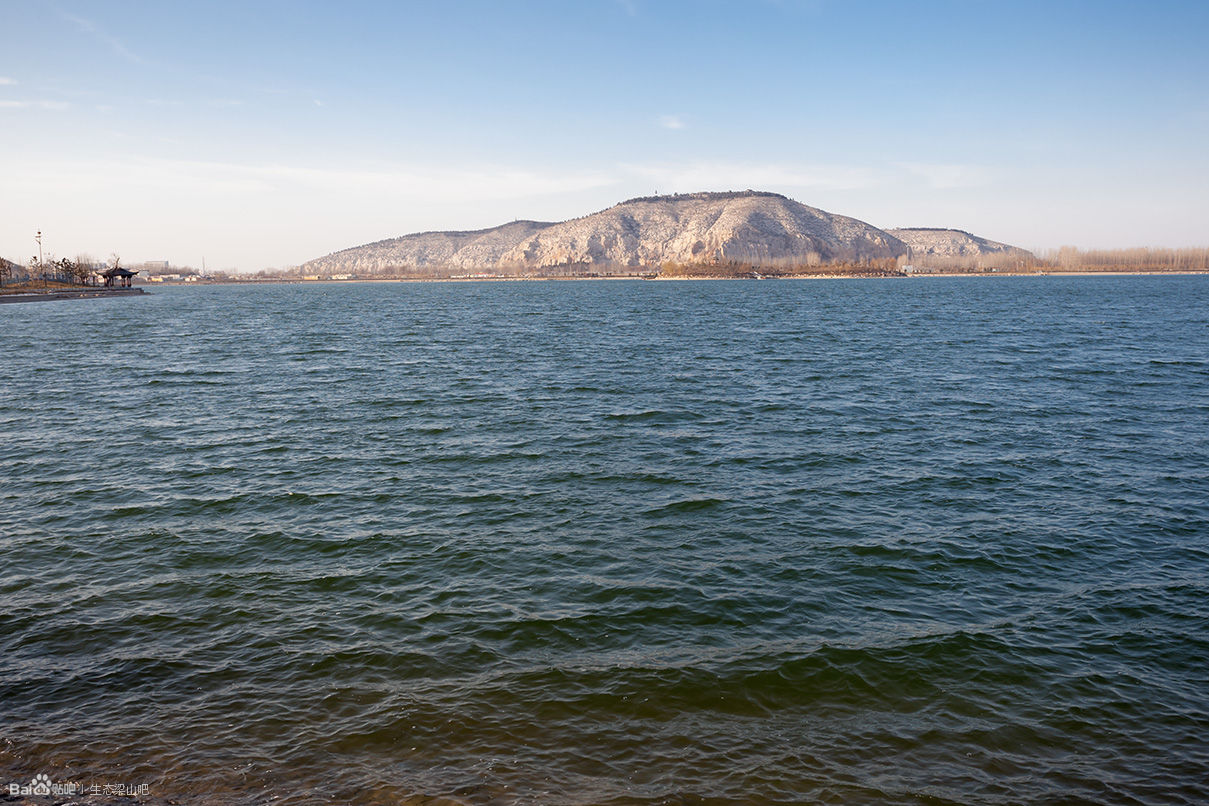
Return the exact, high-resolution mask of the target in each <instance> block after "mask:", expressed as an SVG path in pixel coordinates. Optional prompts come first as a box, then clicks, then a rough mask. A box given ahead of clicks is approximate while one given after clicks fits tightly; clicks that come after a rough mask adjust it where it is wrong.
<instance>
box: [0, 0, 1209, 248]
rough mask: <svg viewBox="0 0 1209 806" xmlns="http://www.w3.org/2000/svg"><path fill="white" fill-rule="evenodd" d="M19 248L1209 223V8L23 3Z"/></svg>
mask: <svg viewBox="0 0 1209 806" xmlns="http://www.w3.org/2000/svg"><path fill="white" fill-rule="evenodd" d="M0 18H2V19H3V21H4V23H5V26H4V27H5V29H6V31H7V33H8V37H7V41H6V57H7V58H5V59H4V60H3V61H0V124H2V125H0V175H2V176H3V177H4V193H3V194H0V195H2V198H3V201H0V211H2V212H3V215H2V216H0V257H6V258H9V259H12V260H16V261H19V262H24V261H26V260H28V258H29V256H30V255H31V254H36V253H37V244H36V243H35V242H34V233H35V231H37V230H41V231H42V233H43V248H44V250H45V251H46V252H47V253H54V254H55V255H57V256H60V257H63V256H74V255H75V254H78V253H91V254H93V255H95V256H97V257H101V258H103V257H105V256H107V255H109V254H110V253H111V252H116V253H118V254H121V255H122V257H123V259H124V261H126V262H130V263H137V262H142V261H147V260H168V261H170V262H171V263H173V264H175V265H191V266H200V265H201V262H202V259H203V257H204V258H205V262H206V265H207V267H208V268H210V269H214V270H225V271H232V270H235V271H255V270H258V269H262V268H267V267H284V266H290V265H297V264H299V263H302V262H304V261H306V260H308V259H311V258H315V257H319V256H321V255H324V254H327V253H330V252H333V251H337V250H340V249H344V248H347V247H351V246H356V245H359V244H364V243H368V242H372V241H377V240H382V239H386V238H392V237H396V236H399V235H403V234H406V233H411V232H419V231H426V230H448V229H457V230H469V229H479V228H485V227H491V226H496V225H499V224H502V223H505V222H508V221H511V220H516V219H535V220H545V221H557V220H564V219H567V218H573V217H577V216H582V215H586V214H589V213H592V212H595V211H597V210H600V209H603V208H606V207H609V206H611V205H613V204H615V203H617V202H620V201H623V200H625V199H628V198H632V197H635V196H647V195H653V194H655V193H660V194H667V193H673V192H694V191H721V190H742V189H746V188H752V189H756V190H767V191H773V192H777V193H782V194H784V195H786V196H789V197H790V198H792V199H795V200H797V201H800V202H802V203H804V204H807V205H810V206H813V207H819V208H822V209H824V210H827V211H829V212H833V213H839V214H842V215H846V216H851V217H854V218H858V219H861V220H863V221H867V222H869V223H871V224H874V225H876V226H878V227H881V228H893V227H952V228H957V229H963V230H967V231H969V232H973V233H975V234H977V235H980V236H983V237H986V238H990V239H993V240H996V241H1002V242H1005V243H1010V244H1013V245H1016V246H1021V247H1024V248H1026V249H1032V250H1044V249H1050V248H1056V247H1058V246H1061V245H1064V244H1071V245H1074V246H1077V247H1080V248H1085V249H1086V248H1122V247H1132V246H1160V247H1173V248H1181V247H1192V246H1198V247H1199V246H1204V245H1205V244H1206V243H1207V242H1209V233H1206V228H1205V222H1206V220H1209V202H1207V201H1206V196H1205V193H1204V188H1205V187H1206V186H1209V154H1207V153H1206V149H1205V148H1204V142H1206V141H1207V140H1209V89H1207V88H1209V82H1206V80H1205V79H1206V78H1207V77H1209V55H1207V54H1206V53H1205V52H1204V50H1203V48H1202V47H1201V46H1200V39H1201V38H1202V37H1203V33H1204V32H1205V31H1206V30H1209V7H1206V6H1204V5H1203V4H1198V3H1188V2H1159V3H1154V4H1148V5H1147V6H1145V7H1144V8H1140V7H1137V6H1132V5H1128V4H1121V3H1092V2H1071V3H1064V4H1061V5H1060V6H1057V7H1055V6H1053V5H1051V4H1047V3H1039V2H1025V3H1014V4H1011V5H1010V6H993V5H989V4H988V5H981V4H979V5H975V4H970V3H968V2H961V1H960V0H946V1H944V2H940V1H938V2H928V3H924V4H919V5H915V6H910V7H908V6H904V5H900V4H895V3H890V2H860V3H836V2H827V1H826V0H803V1H802V2H794V1H793V0H783V1H782V2H772V1H771V0H770V1H769V2H761V3H752V4H739V3H725V2H709V3H687V2H662V3H656V2H644V1H643V0H600V1H599V2H595V3H589V4H584V5H582V6H578V5H577V6H566V5H563V4H557V3H550V2H541V3H539V2H534V3H522V4H516V5H509V6H501V5H497V4H493V3H489V2H468V3H458V4H451V5H450V6H446V7H442V8H430V7H424V6H418V5H412V4H403V5H396V4H386V3H357V4H352V5H343V6H341V7H339V8H335V7H328V6H325V5H322V4H310V3H307V4H295V3H284V2H279V3H262V4H256V5H254V6H249V7H245V6H243V5H241V4H234V3H228V2H218V3H213V4H207V5H206V6H204V7H195V8H180V7H176V6H174V5H164V6H160V5H155V4H149V5H142V4H132V3H117V2H98V3H89V4H82V3H66V4H53V5H52V4H49V3H42V2H34V1H33V0H29V1H28V2H25V1H21V0H13V1H10V2H6V3H5V4H4V6H3V8H2V10H0Z"/></svg>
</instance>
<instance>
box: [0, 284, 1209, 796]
mask: <svg viewBox="0 0 1209 806" xmlns="http://www.w3.org/2000/svg"><path fill="white" fill-rule="evenodd" d="M0 336H2V337H3V342H2V343H0V437H2V441H0V568H2V569H3V575H2V578H0V772H2V773H3V775H0V779H2V780H0V785H3V784H7V783H8V782H9V781H20V782H23V783H28V781H29V779H30V778H31V777H32V776H33V775H34V774H38V773H42V774H46V775H47V776H48V777H49V778H50V779H52V780H53V781H56V782H58V781H92V782H97V781H103V782H107V783H108V782H113V783H115V784H116V783H119V782H120V783H121V784H127V783H129V784H131V785H135V784H139V785H145V786H146V790H145V791H149V793H150V796H151V797H152V798H162V799H167V798H175V799H178V800H181V801H182V802H188V803H223V804H226V803H269V802H275V803H291V804H294V803H298V804H303V803H319V802H337V803H366V804H368V803H400V802H401V803H432V804H436V803H465V804H488V803H492V804H513V803H516V804H615V805H616V806H621V805H622V804H626V805H629V804H635V805H636V804H657V803H659V804H688V803H709V804H732V803H733V804H739V803H764V804H770V803H837V804H838V803H843V804H866V803H868V804H874V803H878V804H881V803H891V804H920V803H930V804H946V803H955V804H956V803H960V804H1016V803H1024V802H1028V803H1074V802H1095V803H1112V804H1120V803H1147V804H1150V803H1155V804H1159V803H1164V804H1185V803H1186V804H1193V803H1205V802H1207V801H1209V277H1164V278H1127V277H1123V278H1102V279H1101V278H1056V277H1041V278H997V279H977V280H974V279H914V280H901V281H861V280H855V281H814V282H810V281H807V282H791V281H783V282H762V283H761V282H685V283H672V282H668V283H662V282H594V283H586V282H585V283H570V282H567V283H465V284H374V285H369V284H364V285H361V284H358V285H313V286H289V285H278V286H256V287H203V288H184V287H182V288H157V289H155V291H154V293H153V294H151V295H148V296H146V297H143V298H138V299H117V300H96V301H66V302H47V303H38V304H29V305H7V306H3V307H0Z"/></svg>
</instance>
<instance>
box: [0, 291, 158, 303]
mask: <svg viewBox="0 0 1209 806" xmlns="http://www.w3.org/2000/svg"><path fill="white" fill-rule="evenodd" d="M144 293H146V292H145V291H143V289H141V288H88V289H84V288H82V289H80V290H78V291H71V290H68V291H22V292H17V293H14V294H0V304H3V303H6V302H52V301H54V300H59V299H97V298H103V297H137V296H139V295H141V294H144Z"/></svg>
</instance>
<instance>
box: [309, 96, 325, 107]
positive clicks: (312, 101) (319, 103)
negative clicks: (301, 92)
mask: <svg viewBox="0 0 1209 806" xmlns="http://www.w3.org/2000/svg"><path fill="white" fill-rule="evenodd" d="M311 103H313V104H315V106H323V101H321V100H319V99H318V98H312V99H311Z"/></svg>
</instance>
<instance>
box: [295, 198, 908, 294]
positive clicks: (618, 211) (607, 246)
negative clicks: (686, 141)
mask: <svg viewBox="0 0 1209 806" xmlns="http://www.w3.org/2000/svg"><path fill="white" fill-rule="evenodd" d="M906 253H907V247H906V245H904V244H903V243H902V241H900V240H898V239H897V238H895V237H894V236H892V235H890V234H888V233H886V232H884V231H883V230H880V229H878V228H877V227H874V226H872V225H871V224H866V223H865V222H863V221H858V220H857V219H855V218H849V217H847V216H841V215H834V214H832V213H828V212H825V211H823V210H819V209H817V208H814V207H807V206H806V205H804V204H800V203H798V202H796V201H793V200H792V199H788V198H786V197H785V196H781V195H779V194H776V193H762V192H757V191H750V190H749V191H742V192H737V193H690V194H680V195H674V196H652V197H646V198H638V199H631V200H629V201H626V202H622V203H621V204H617V205H614V206H613V207H610V208H609V209H607V210H602V211H600V212H598V213H593V214H592V215H588V216H584V217H583V218H577V219H573V220H571V221H564V222H562V223H557V224H547V223H542V222H537V221H514V222H512V223H511V224H505V225H503V226H501V227H495V228H492V229H486V230H477V231H474V232H426V233H418V234H415V235H404V236H402V237H400V238H392V239H390V240H385V241H378V242H377V243H371V244H366V245H365V246H358V247H353V248H351V249H344V250H342V251H339V252H334V253H333V254H330V255H327V256H326V257H322V258H317V259H316V260H312V261H309V262H308V263H306V264H304V265H303V267H302V270H303V273H304V274H312V273H319V274H323V273H367V274H368V273H374V272H381V271H384V270H388V269H420V270H424V269H438V268H440V269H449V270H462V271H468V270H478V271H482V270H506V271H517V270H522V271H523V270H533V271H538V272H540V271H541V270H542V269H551V268H554V267H559V266H563V267H566V266H577V265H581V266H593V267H601V268H606V267H631V268H640V267H649V268H651V269H655V268H657V267H658V266H659V265H660V264H662V263H668V262H671V263H685V264H708V263H715V262H725V261H731V260H736V261H750V262H754V263H759V264H762V265H778V264H780V265H805V264H814V263H820V262H824V263H825V262H828V261H836V260H862V259H872V258H893V257H897V256H899V255H905V254H906Z"/></svg>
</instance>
